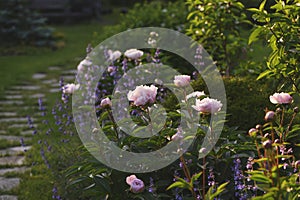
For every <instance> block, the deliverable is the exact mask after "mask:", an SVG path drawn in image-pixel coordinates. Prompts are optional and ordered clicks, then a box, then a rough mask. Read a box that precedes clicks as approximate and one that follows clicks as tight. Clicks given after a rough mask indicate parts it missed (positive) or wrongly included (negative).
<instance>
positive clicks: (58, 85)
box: [50, 83, 60, 88]
mask: <svg viewBox="0 0 300 200" xmlns="http://www.w3.org/2000/svg"><path fill="white" fill-rule="evenodd" d="M50 86H51V87H53V88H60V84H59V83H52V84H51V85H50Z"/></svg>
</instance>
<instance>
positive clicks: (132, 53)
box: [124, 49, 144, 60]
mask: <svg viewBox="0 0 300 200" xmlns="http://www.w3.org/2000/svg"><path fill="white" fill-rule="evenodd" d="M124 55H125V56H126V57H127V58H130V59H133V60H137V59H139V58H140V57H142V56H143V55H144V52H142V51H141V50H138V49H129V50H127V51H125V53H124Z"/></svg>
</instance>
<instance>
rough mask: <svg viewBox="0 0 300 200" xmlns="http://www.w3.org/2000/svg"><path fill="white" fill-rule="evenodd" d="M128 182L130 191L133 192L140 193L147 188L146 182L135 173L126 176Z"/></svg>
mask: <svg viewBox="0 0 300 200" xmlns="http://www.w3.org/2000/svg"><path fill="white" fill-rule="evenodd" d="M126 183H127V184H128V185H130V191H131V192H133V193H140V192H143V191H144V189H145V184H144V182H143V181H142V180H140V179H138V178H137V177H136V176H135V175H130V176H128V177H127V178H126Z"/></svg>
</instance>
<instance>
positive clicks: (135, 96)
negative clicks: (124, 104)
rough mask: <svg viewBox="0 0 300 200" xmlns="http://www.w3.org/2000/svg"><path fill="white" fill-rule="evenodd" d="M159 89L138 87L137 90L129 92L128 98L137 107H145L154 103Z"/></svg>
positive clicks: (152, 86)
mask: <svg viewBox="0 0 300 200" xmlns="http://www.w3.org/2000/svg"><path fill="white" fill-rule="evenodd" d="M157 89H158V88H157V87H155V86H154V85H151V86H150V87H149V86H146V85H145V86H144V85H141V86H137V87H136V88H135V90H133V91H129V92H128V95H127V98H128V100H129V101H133V104H134V105H136V106H143V105H146V104H147V103H154V102H155V99H156V94H157Z"/></svg>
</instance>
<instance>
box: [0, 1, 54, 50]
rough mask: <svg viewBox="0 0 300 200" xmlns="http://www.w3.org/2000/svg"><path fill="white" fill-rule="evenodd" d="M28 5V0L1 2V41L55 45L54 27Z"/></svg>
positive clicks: (9, 43)
mask: <svg viewBox="0 0 300 200" xmlns="http://www.w3.org/2000/svg"><path fill="white" fill-rule="evenodd" d="M45 22H46V19H45V18H42V17H40V16H39V15H38V14H37V13H35V12H33V11H32V10H30V9H29V7H28V1H27V0H7V1H1V2H0V27H1V29H0V43H1V44H2V45H3V44H6V45H16V44H20V43H21V44H30V45H36V46H54V45H55V41H54V37H53V32H54V29H53V28H50V27H47V26H46V23H45Z"/></svg>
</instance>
